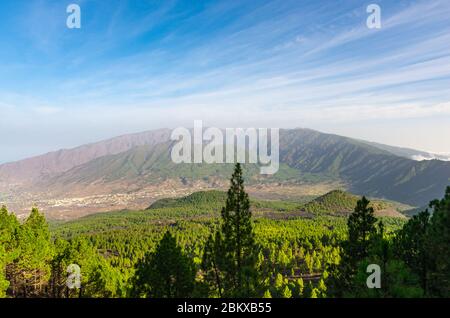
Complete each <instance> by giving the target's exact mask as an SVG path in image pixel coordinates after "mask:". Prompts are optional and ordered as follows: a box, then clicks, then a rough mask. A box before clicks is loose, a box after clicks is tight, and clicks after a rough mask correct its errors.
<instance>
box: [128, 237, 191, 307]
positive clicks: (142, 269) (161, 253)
mask: <svg viewBox="0 0 450 318" xmlns="http://www.w3.org/2000/svg"><path fill="white" fill-rule="evenodd" d="M194 284H195V269H194V264H193V262H192V260H191V259H190V258H189V257H187V256H186V255H185V254H184V253H183V252H182V250H181V248H180V247H179V246H178V245H177V242H176V240H175V238H174V237H173V236H172V234H171V233H170V232H169V231H167V232H166V233H165V234H164V236H163V238H162V240H161V241H160V242H159V244H158V246H157V247H156V250H155V252H153V253H147V254H146V255H145V257H144V259H143V260H142V261H140V262H139V263H138V264H137V268H136V274H135V278H134V283H133V289H132V292H131V293H132V295H133V296H136V297H154V298H186V297H190V296H191V295H192V292H193V289H194Z"/></svg>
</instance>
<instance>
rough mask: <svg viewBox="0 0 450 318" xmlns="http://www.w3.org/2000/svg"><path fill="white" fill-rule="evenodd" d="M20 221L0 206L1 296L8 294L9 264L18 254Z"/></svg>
mask: <svg viewBox="0 0 450 318" xmlns="http://www.w3.org/2000/svg"><path fill="white" fill-rule="evenodd" d="M18 227H19V222H18V221H17V218H16V216H15V215H14V214H10V213H9V212H8V210H7V209H6V207H5V206H3V207H1V208H0V298H2V297H5V296H6V290H7V289H8V287H9V286H10V281H9V280H11V279H12V277H9V278H8V277H7V266H8V264H10V263H12V262H13V261H14V260H15V259H16V258H17V256H18V249H17V238H16V235H17V229H18Z"/></svg>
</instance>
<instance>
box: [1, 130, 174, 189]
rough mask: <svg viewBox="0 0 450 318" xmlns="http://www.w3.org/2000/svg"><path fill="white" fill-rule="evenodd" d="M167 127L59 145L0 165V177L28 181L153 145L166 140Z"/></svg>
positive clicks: (19, 181) (21, 181) (167, 137)
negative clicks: (69, 146)
mask: <svg viewBox="0 0 450 318" xmlns="http://www.w3.org/2000/svg"><path fill="white" fill-rule="evenodd" d="M170 132H171V131H170V130H169V129H160V130H154V131H147V132H142V133H137V134H129V135H123V136H119V137H115V138H111V139H108V140H104V141H100V142H96V143H92V144H87V145H83V146H80V147H77V148H73V149H62V150H58V151H55V152H50V153H47V154H44V155H41V156H36V157H32V158H28V159H24V160H20V161H16V162H12V163H6V164H2V165H0V180H1V181H3V182H12V183H27V182H33V181H34V180H38V179H42V178H46V177H48V176H52V175H54V174H57V173H61V172H65V171H68V170H70V169H72V168H73V167H76V166H79V165H81V164H84V163H87V162H89V161H91V160H94V159H96V158H100V157H103V156H106V155H112V154H118V153H121V152H124V151H127V150H129V149H131V148H133V147H136V146H139V145H156V144H159V143H161V142H167V141H168V140H169V137H170Z"/></svg>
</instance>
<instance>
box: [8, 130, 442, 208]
mask: <svg viewBox="0 0 450 318" xmlns="http://www.w3.org/2000/svg"><path fill="white" fill-rule="evenodd" d="M169 136H170V131H169V130H160V131H154V132H146V133H142V134H135V135H128V136H122V137H118V138H113V139H111V140H109V141H106V142H100V143H98V144H92V145H87V146H83V147H85V148H83V147H79V148H76V149H73V150H67V151H63V152H64V153H65V155H64V156H58V155H57V153H58V152H56V153H51V154H47V155H44V156H41V157H38V158H37V159H36V158H34V159H30V160H31V161H33V160H34V162H35V163H36V164H35V165H30V166H29V167H28V169H24V171H21V166H22V165H23V164H24V162H26V161H22V162H18V163H15V164H10V165H9V166H8V165H6V166H5V165H3V166H0V168H1V170H0V177H3V176H5V175H6V176H13V177H16V175H15V173H18V174H19V179H20V178H21V177H22V175H23V174H24V175H25V176H26V177H28V178H29V177H33V179H32V180H33V181H32V185H33V187H34V189H39V191H43V192H46V193H53V192H58V193H60V194H62V195H64V193H66V194H70V193H72V190H73V189H74V188H83V187H86V186H88V185H95V187H90V188H89V191H91V189H104V191H103V193H107V192H108V191H109V190H108V189H110V185H112V184H114V189H115V190H114V191H123V192H127V191H129V189H130V188H131V187H130V185H132V188H133V189H134V190H136V189H140V188H143V187H145V186H146V185H149V184H152V185H155V186H157V185H158V184H160V183H161V182H162V181H167V180H175V183H173V187H176V186H177V184H181V185H183V186H189V182H191V181H195V180H200V181H201V182H203V183H206V184H208V185H209V186H208V187H212V188H218V184H227V182H228V179H229V177H230V175H231V172H232V169H233V167H232V165H231V164H175V163H173V162H172V160H171V159H170V151H171V148H172V146H173V144H174V143H173V142H171V141H170V140H169ZM83 149H87V150H86V151H83ZM105 154H106V155H105ZM46 156H47V157H46ZM68 157H71V158H68ZM66 158H67V160H68V162H64V161H65V160H66ZM46 160H50V161H49V162H46ZM52 162H55V164H52ZM280 163H281V164H280V170H279V171H278V173H276V174H275V175H273V176H262V175H260V174H259V167H258V165H256V164H247V165H245V173H246V174H245V177H246V180H247V182H248V183H256V184H258V183H272V184H275V185H276V184H281V183H289V184H295V183H305V182H308V183H309V184H311V183H317V182H339V183H340V184H343V185H344V187H345V188H346V189H347V190H349V191H350V192H352V193H355V194H358V195H367V196H370V197H376V198H385V199H389V200H393V201H398V202H402V203H406V204H410V205H414V206H423V205H426V204H427V203H428V202H429V201H430V200H432V199H434V198H437V197H441V196H442V192H443V191H444V189H445V187H446V186H447V185H449V184H450V162H444V161H439V160H429V161H414V160H410V159H407V158H404V157H401V156H396V155H394V154H392V153H391V152H389V151H387V150H384V149H380V148H379V147H374V146H372V145H370V144H368V143H367V142H364V141H359V140H355V139H351V138H347V137H342V136H337V135H332V134H324V133H320V132H318V131H314V130H310V129H289V130H281V131H280ZM46 167H48V172H46V169H45V168H46ZM18 171H19V172H18ZM3 180H4V179H3ZM6 180H7V179H6ZM274 188H275V189H276V186H274ZM275 191H276V190H275Z"/></svg>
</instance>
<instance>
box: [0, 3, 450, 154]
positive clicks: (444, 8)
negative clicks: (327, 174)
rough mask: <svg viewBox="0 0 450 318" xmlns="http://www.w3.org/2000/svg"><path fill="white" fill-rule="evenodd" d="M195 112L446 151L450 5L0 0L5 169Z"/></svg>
mask: <svg viewBox="0 0 450 318" xmlns="http://www.w3.org/2000/svg"><path fill="white" fill-rule="evenodd" d="M372 3H375V4H377V5H379V7H380V9H381V28H379V29H374V28H372V29H370V28H368V27H367V24H366V20H367V18H368V16H369V15H370V13H367V11H366V9H367V6H368V5H370V4H372ZM70 4H78V5H79V7H80V9H81V28H80V29H69V28H68V27H67V25H66V20H67V17H68V16H69V13H67V12H66V8H67V6H68V5H70ZM194 120H203V125H204V126H216V127H221V128H233V127H256V128H258V127H267V128H296V127H303V128H312V129H316V130H320V131H323V132H329V133H335V134H340V135H345V136H350V137H355V138H359V139H365V140H369V141H376V142H380V143H385V144H389V145H396V146H403V147H410V148H415V149H420V150H426V151H432V152H439V153H450V1H448V0H433V1H430V0H423V1H420V0H417V1H407V0H397V1H390V0H389V1H381V0H370V1H361V0H358V1H356V0H342V1H328V0H327V1H325V0H316V1H312V0H310V1H304V0H294V1H291V0H283V1H280V0H278V1H266V0H264V1H263V0H251V1H250V0H241V1H236V0H223V1H218V0H214V1H203V0H179V1H172V0H129V1H120V0H108V1H103V0H98V1H95V0H84V1H75V0H68V1H66V0H58V1H57V0H54V1H50V0H29V1H24V0H19V1H18V0H2V1H0V163H2V162H7V161H13V160H18V159H22V158H26V157H29V156H33V155H37V154H41V153H45V152H48V151H53V150H58V149H60V148H70V147H75V146H78V145H81V144H85V143H89V142H94V141H98V140H102V139H105V138H110V137H114V136H117V135H122V134H126V133H132V132H139V131H145V130H151V129H156V128H163V127H167V128H176V127H179V126H184V127H192V126H193V122H194Z"/></svg>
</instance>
